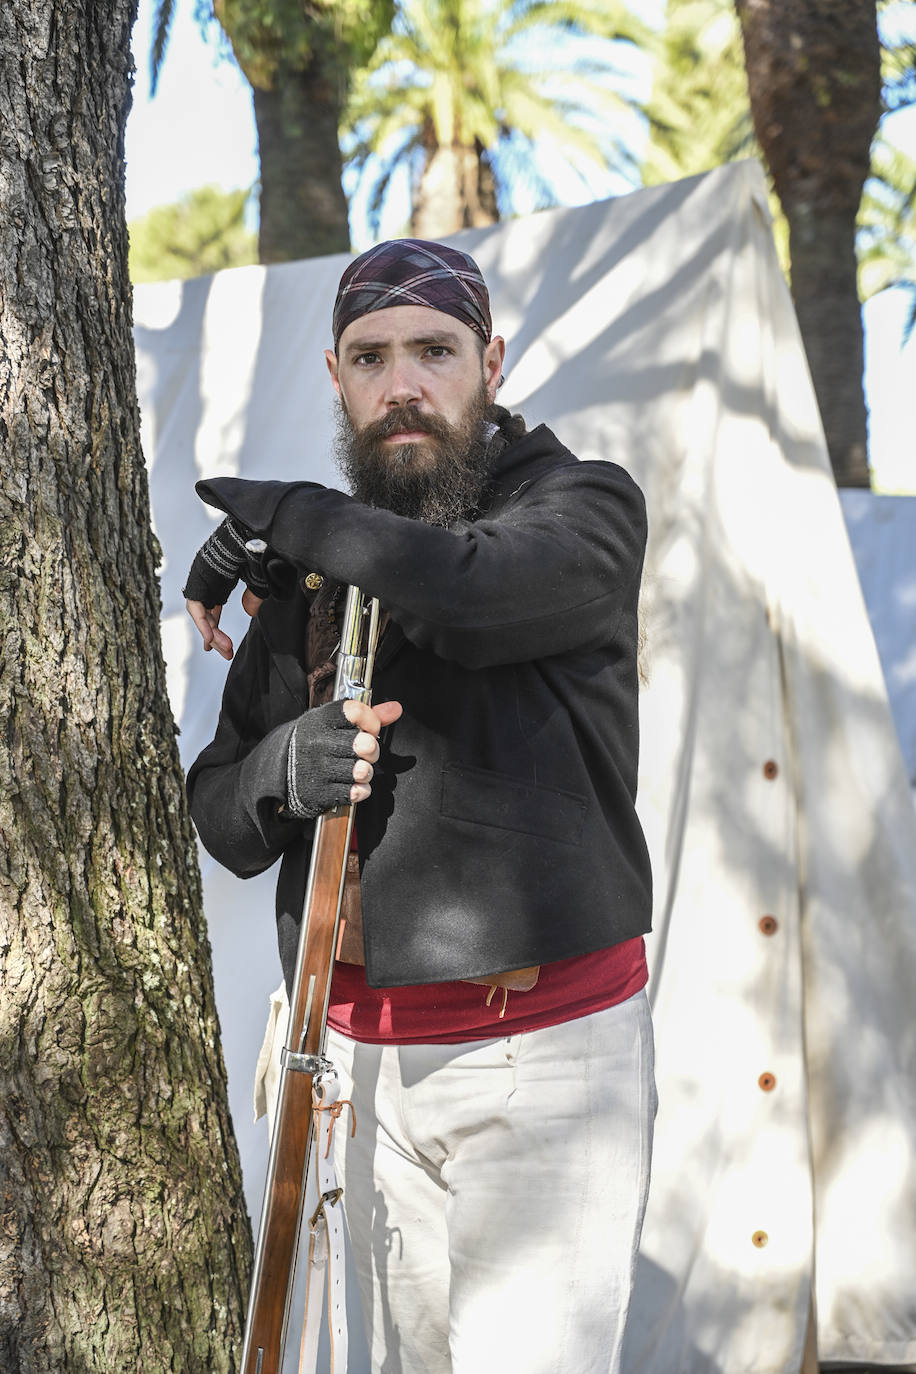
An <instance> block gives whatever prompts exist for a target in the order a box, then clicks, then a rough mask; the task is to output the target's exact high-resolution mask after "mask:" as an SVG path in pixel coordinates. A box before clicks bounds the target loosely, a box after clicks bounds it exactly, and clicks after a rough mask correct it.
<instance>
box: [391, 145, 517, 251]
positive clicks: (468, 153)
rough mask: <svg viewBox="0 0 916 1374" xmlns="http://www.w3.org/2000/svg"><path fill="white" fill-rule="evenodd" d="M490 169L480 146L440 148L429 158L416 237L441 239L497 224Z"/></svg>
mask: <svg viewBox="0 0 916 1374" xmlns="http://www.w3.org/2000/svg"><path fill="white" fill-rule="evenodd" d="M498 219H499V213H498V211H497V209H496V194H495V190H494V188H493V185H492V175H491V174H490V169H489V167H488V166H487V165H486V164H483V163H482V161H481V155H480V152H479V151H478V149H477V148H476V147H466V146H465V145H464V144H461V143H455V144H452V145H451V146H449V147H442V146H439V145H436V146H434V147H433V148H432V150H431V151H430V152H429V153H428V155H427V163H426V167H425V169H424V171H423V175H422V176H421V178H420V184H419V186H418V187H417V193H416V199H415V202H414V208H413V212H412V214H411V219H410V228H411V233H412V234H413V235H414V236H415V237H416V238H421V239H439V238H445V237H446V235H448V234H454V233H456V232H457V230H459V229H480V228H483V227H485V226H486V225H489V224H496V223H497V221H498Z"/></svg>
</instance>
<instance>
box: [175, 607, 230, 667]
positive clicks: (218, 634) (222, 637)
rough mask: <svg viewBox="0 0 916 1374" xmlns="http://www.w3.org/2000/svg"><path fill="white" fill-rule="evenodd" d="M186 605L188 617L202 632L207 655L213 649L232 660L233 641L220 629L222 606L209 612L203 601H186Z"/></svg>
mask: <svg viewBox="0 0 916 1374" xmlns="http://www.w3.org/2000/svg"><path fill="white" fill-rule="evenodd" d="M185 605H186V606H187V608H188V615H189V616H190V617H191V619H192V620H193V621H194V624H195V625H196V626H197V628H198V630H199V631H200V637H201V639H202V640H203V643H204V649H205V650H206V651H207V653H209V652H210V650H211V649H215V650H216V652H217V653H218V654H221V655H222V657H223V658H226V659H229V658H231V657H232V652H233V650H232V640H231V639H230V638H229V636H228V635H227V634H226V632H225V631H224V630H221V629H220V628H219V618H220V615H221V613H222V609H223V608H222V606H213V607H212V608H210V609H209V610H208V609H207V607H206V606H205V605H204V604H203V602H202V601H186V602H185Z"/></svg>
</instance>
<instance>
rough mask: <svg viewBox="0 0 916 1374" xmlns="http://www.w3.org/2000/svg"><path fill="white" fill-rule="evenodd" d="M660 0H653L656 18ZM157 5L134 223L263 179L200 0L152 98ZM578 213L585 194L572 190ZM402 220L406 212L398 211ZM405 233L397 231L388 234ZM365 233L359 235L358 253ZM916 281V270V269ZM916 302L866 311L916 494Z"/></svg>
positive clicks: (893, 444)
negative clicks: (202, 189) (193, 194)
mask: <svg viewBox="0 0 916 1374" xmlns="http://www.w3.org/2000/svg"><path fill="white" fill-rule="evenodd" d="M653 5H654V6H655V7H656V8H660V7H661V5H660V0H644V9H645V11H646V18H650V17H651V15H650V14H649V10H650V9H651V8H652V7H653ZM153 9H154V4H153V0H140V9H139V16H138V19H137V24H136V27H135V29H134V40H133V47H134V60H135V62H136V64H137V69H138V70H137V77H136V82H135V87H134V104H133V110H132V112H131V114H130V117H129V119H128V124H127V215H128V219H136V218H138V217H139V216H140V215H143V214H146V212H147V211H148V210H150V209H152V207H153V206H154V205H162V204H167V203H169V202H171V201H175V200H177V199H178V197H179V196H181V195H182V194H183V193H185V192H186V191H190V190H193V189H194V188H195V187H196V186H203V185H205V184H207V183H212V184H214V185H217V186H221V187H223V188H224V189H227V190H228V189H230V188H235V187H241V186H251V185H252V184H253V183H254V182H255V181H256V179H257V176H258V159H257V136H256V132H255V125H254V117H253V114H252V108H251V92H250V89H249V87H248V84H247V82H246V81H245V79H244V77H243V76H242V75H241V73H240V72H239V71H238V69H237V68H236V67H235V65H234V63H233V62H231V61H227V60H225V58H224V57H223V56H222V55H221V46H220V40H219V37H218V35H219V30H218V29H217V28H216V26H215V25H213V26H211V29H210V31H209V32H208V34H207V35H206V36H204V35H202V34H201V32H200V28H199V26H198V25H197V24H196V22H195V20H194V17H193V12H194V0H176V15H175V19H174V21H173V25H172V36H171V40H170V44H169V49H168V52H167V54H166V58H165V62H164V64H163V68H162V73H161V76H160V81H159V89H158V92H157V94H156V97H155V99H150V95H149V87H150V82H149V47H150V33H151V29H152V21H153ZM893 136H894V138H895V140H896V141H898V142H899V143H900V144H901V146H903V147H905V148H906V149H907V151H908V152H909V153H910V154H911V155H912V156H916V109H912V110H908V111H905V112H902V113H900V114H897V115H895V116H894V117H893ZM563 190H564V198H565V199H566V202H567V203H569V204H572V203H575V202H576V201H577V200H578V201H581V200H582V199H583V198H585V193H584V192H583V191H582V189H581V188H580V187H577V186H575V185H572V184H570V185H569V186H568V187H564V188H563ZM619 190H620V186H619V183H616V184H615V183H613V182H612V181H610V180H609V179H604V180H602V181H601V182H600V184H599V182H596V184H595V186H594V194H593V195H592V196H591V197H588V198H590V199H596V200H598V199H602V198H603V197H606V196H608V195H612V194H614V193H615V192H618V191H619ZM393 214H394V215H397V214H398V211H397V209H396V208H395V209H394V211H393ZM386 230H387V232H389V233H397V232H399V226H398V225H397V224H395V223H389V224H387V225H386V224H384V223H383V232H385V231H386ZM365 232H366V231H365V230H362V229H360V228H359V227H355V228H354V237H355V239H356V243H355V246H356V247H357V248H360V247H364V246H365V242H360V239H361V238H362V236H363V235H364V234H365ZM914 275H916V264H914ZM907 306H908V297H907V296H905V295H904V294H903V293H902V292H900V291H887V292H884V293H882V294H881V295H880V296H877V297H875V298H874V299H873V300H871V301H869V302H868V303H867V304H866V306H865V310H864V319H865V344H866V373H865V380H866V394H867V397H868V402H869V409H870V453H871V461H872V467H873V472H874V478H875V485H876V486H877V487H878V488H879V489H881V490H887V491H908V492H913V493H916V440H914V438H913V433H914V429H916V427H914V425H913V421H912V392H913V388H914V383H916V331H914V334H913V337H912V338H911V339H910V342H909V344H908V345H907V347H906V348H905V349H901V347H900V339H901V334H902V329H903V322H904V319H905V317H906V312H907Z"/></svg>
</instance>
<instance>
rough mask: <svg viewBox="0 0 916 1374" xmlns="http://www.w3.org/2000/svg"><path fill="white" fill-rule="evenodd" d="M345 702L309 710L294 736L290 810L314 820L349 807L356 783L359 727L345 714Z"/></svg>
mask: <svg viewBox="0 0 916 1374" xmlns="http://www.w3.org/2000/svg"><path fill="white" fill-rule="evenodd" d="M343 708H344V704H343V702H342V701H329V702H328V703H327V705H326V706H316V707H314V709H313V710H311V711H306V713H305V715H304V716H300V717H299V719H298V720H297V722H296V727H295V729H294V730H293V733H292V735H291V736H290V741H289V753H288V755H287V767H286V790H287V800H286V805H287V810H288V811H289V812H290V813H291V814H292V815H293V816H296V817H297V818H298V819H300V820H311V819H312V818H313V817H315V816H320V815H322V814H323V813H324V812H325V811H330V810H331V808H332V807H334V806H345V805H347V804H349V801H350V788H351V787H352V786H353V765H354V764H355V763H356V759H357V756H356V754H355V753H354V752H353V741H354V740H355V739H356V736H357V735H358V734H359V731H358V729H357V727H356V726H355V725H354V724H353V722H352V721H349V720H347V717H346V716H345V715H344V709H343Z"/></svg>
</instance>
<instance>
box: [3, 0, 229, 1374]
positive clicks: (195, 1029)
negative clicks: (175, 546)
mask: <svg viewBox="0 0 916 1374" xmlns="http://www.w3.org/2000/svg"><path fill="white" fill-rule="evenodd" d="M135 13H136V0H94V2H93V3H92V4H85V3H82V4H73V3H72V0H3V4H2V5H0V281H2V283H3V287H2V292H0V452H2V454H3V462H2V466H0V598H2V599H0V608H2V632H3V650H2V658H0V719H2V721H3V729H2V732H0V980H2V987H3V998H2V1001H0V1369H2V1370H3V1371H4V1372H5V1374H61V1371H68V1372H72V1374H90V1371H98V1374H122V1372H123V1374H137V1371H138V1370H143V1371H144V1374H159V1371H165V1370H175V1371H181V1374H204V1371H207V1374H211V1372H213V1371H229V1370H230V1369H233V1368H234V1367H235V1354H236V1346H237V1343H238V1341H239V1337H240V1328H241V1322H242V1310H243V1302H244V1293H245V1289H246V1287H247V1277H248V1269H249V1264H250V1254H251V1236H250V1228H249V1224H248V1220H247V1215H246V1212H245V1206H244V1202H243V1199H242V1192H241V1174H240V1167H239V1160H238V1155H237V1151H236V1147H235V1142H234V1138H233V1135H232V1128H231V1124H230V1119H229V1112H228V1105H227V1098H226V1085H225V1072H224V1067H223V1062H222V1056H221V1052H220V1049H219V1041H218V1035H219V1028H218V1024H217V1017H216V1009H215V1006H214V1000H213V990H212V980H211V973H210V957H209V947H208V943H207V937H206V930H205V926H204V921H203V916H202V911H201V894H200V884H199V878H198V874H197V863H196V855H195V848H194V840H193V834H192V830H191V826H190V823H189V820H188V815H187V810H186V806H185V799H184V788H183V783H182V776H181V770H180V766H179V763H178V757H177V752H176V749H175V729H174V724H173V721H172V718H171V714H170V712H169V707H168V700H167V697H166V688H165V673H164V668H163V662H162V655H161V651H160V645H159V596H158V586H157V581H156V571H155V570H156V564H157V560H158V548H157V545H156V541H155V539H154V537H153V535H152V533H151V531H150V525H149V504H148V493H147V481H146V471H145V468H144V464H143V459H142V455H141V452H140V442H139V424H138V411H137V402H136V393H135V370H134V352H133V342H132V337H131V309H130V287H129V283H128V275H127V234H126V226H125V218H124V188H123V175H124V167H123V159H124V123H125V119H126V116H127V111H128V108H129V104H130V81H131V73H132V62H131V57H130V47H129V44H130V31H131V26H132V24H133V21H134V18H135Z"/></svg>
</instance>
